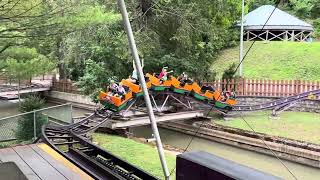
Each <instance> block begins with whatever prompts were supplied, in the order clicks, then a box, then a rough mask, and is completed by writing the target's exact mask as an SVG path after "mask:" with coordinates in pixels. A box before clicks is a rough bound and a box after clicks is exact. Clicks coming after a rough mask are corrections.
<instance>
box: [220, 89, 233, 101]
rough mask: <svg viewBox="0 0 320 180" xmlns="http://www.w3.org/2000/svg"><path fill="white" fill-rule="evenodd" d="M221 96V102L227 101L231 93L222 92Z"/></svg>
mask: <svg viewBox="0 0 320 180" xmlns="http://www.w3.org/2000/svg"><path fill="white" fill-rule="evenodd" d="M222 94H223V97H222V99H221V101H222V102H225V101H227V100H228V99H229V98H230V96H231V92H230V91H223V92H222Z"/></svg>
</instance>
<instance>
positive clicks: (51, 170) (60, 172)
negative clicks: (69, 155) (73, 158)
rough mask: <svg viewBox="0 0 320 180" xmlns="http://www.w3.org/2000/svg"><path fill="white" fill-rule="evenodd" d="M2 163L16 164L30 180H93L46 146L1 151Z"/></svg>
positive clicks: (26, 146)
mask: <svg viewBox="0 0 320 180" xmlns="http://www.w3.org/2000/svg"><path fill="white" fill-rule="evenodd" d="M0 161H1V162H15V163H16V165H17V166H18V167H19V169H20V170H21V171H22V172H23V174H24V175H25V176H26V177H27V178H28V179H29V180H57V179H59V180H78V179H86V180H87V179H88V180H89V179H92V178H91V177H90V176H89V175H87V174H86V173H85V172H83V171H82V170H81V169H79V168H78V167H76V166H75V165H74V164H72V163H71V162H69V161H68V160H67V159H65V158H64V157H63V156H61V155H60V154H59V153H57V152H56V151H54V150H53V149H51V148H50V147H49V146H47V145H46V144H31V145H25V146H16V147H12V148H4V149H0ZM1 177H2V176H1V174H0V179H2V178H1Z"/></svg>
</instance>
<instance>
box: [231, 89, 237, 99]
mask: <svg viewBox="0 0 320 180" xmlns="http://www.w3.org/2000/svg"><path fill="white" fill-rule="evenodd" d="M230 98H231V99H236V93H235V92H234V91H231V95H230Z"/></svg>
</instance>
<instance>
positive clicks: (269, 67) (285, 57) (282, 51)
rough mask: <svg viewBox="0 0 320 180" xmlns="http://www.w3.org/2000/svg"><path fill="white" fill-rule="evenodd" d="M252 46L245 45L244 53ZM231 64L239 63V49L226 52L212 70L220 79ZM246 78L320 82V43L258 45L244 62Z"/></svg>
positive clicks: (255, 45)
mask: <svg viewBox="0 0 320 180" xmlns="http://www.w3.org/2000/svg"><path fill="white" fill-rule="evenodd" d="M251 43H252V42H249V43H248V42H246V43H245V52H246V51H247V49H248V47H249V46H250V44H251ZM232 62H236V63H238V62H239V47H234V48H230V49H226V50H224V51H223V52H222V53H221V55H220V56H219V58H218V60H217V61H216V62H215V63H214V64H213V66H212V68H213V69H214V70H216V71H217V72H218V77H219V78H220V77H221V75H222V73H223V71H224V70H225V69H226V68H228V66H229V65H230V64H232ZM244 76H245V77H247V78H259V79H304V80H320V42H313V43H300V42H276V41H274V42H256V43H255V44H254V45H253V47H252V49H251V50H250V52H249V53H248V55H247V57H246V58H245V60H244Z"/></svg>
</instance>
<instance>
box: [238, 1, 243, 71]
mask: <svg viewBox="0 0 320 180" xmlns="http://www.w3.org/2000/svg"><path fill="white" fill-rule="evenodd" d="M243 21H244V0H242V15H241V32H240V55H239V63H240V67H239V75H240V77H242V76H243V67H242V62H241V61H242V59H243Z"/></svg>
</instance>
